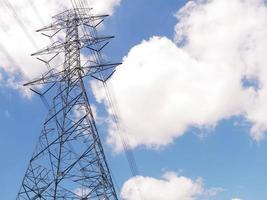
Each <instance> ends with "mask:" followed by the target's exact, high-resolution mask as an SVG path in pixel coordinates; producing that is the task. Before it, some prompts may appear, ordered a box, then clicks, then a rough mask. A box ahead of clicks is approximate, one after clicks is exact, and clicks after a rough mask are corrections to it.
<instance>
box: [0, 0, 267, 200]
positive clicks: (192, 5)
mask: <svg viewBox="0 0 267 200" xmlns="http://www.w3.org/2000/svg"><path fill="white" fill-rule="evenodd" d="M31 1H32V2H33V3H32V4H30V3H31ZM8 2H9V3H10V4H11V5H12V6H13V8H14V10H15V11H16V12H14V10H12V9H10V5H9V3H8ZM88 2H89V4H90V5H91V6H92V7H93V8H94V12H95V13H101V14H102V13H109V14H110V15H111V17H110V18H109V19H108V20H107V22H106V23H105V24H104V26H103V27H101V30H100V32H101V33H103V34H111V35H113V34H114V35H115V36H116V39H115V40H114V41H113V43H112V44H111V45H110V46H109V48H108V49H107V50H106V51H105V56H106V57H107V58H109V59H110V60H115V61H118V62H119V61H121V60H122V62H123V64H122V65H121V66H119V67H118V69H117V71H116V73H115V74H114V76H113V77H112V78H111V79H110V81H109V82H108V85H109V87H110V90H111V94H112V98H113V100H114V102H115V104H116V107H117V111H118V116H119V120H120V127H121V133H120V134H122V135H124V137H125V138H127V141H128V143H129V145H130V147H131V148H132V149H133V152H134V153H135V155H136V158H137V165H138V166H139V168H140V171H141V174H140V176H138V177H130V174H129V170H128V168H127V163H126V161H125V160H124V156H123V153H122V150H123V148H122V144H121V140H120V137H119V134H118V130H117V129H116V128H115V125H114V122H113V121H112V120H111V116H110V113H109V111H110V108H109V105H108V104H107V102H106V97H105V94H104V91H103V88H102V87H101V86H100V85H99V83H98V82H96V81H91V82H90V83H88V85H87V86H88V90H91V89H92V92H89V93H90V98H92V102H93V108H94V109H95V114H96V115H97V116H96V118H97V119H98V125H99V128H100V130H101V131H102V134H101V137H102V140H103V142H104V144H105V145H104V146H105V149H106V152H108V153H107V156H108V160H109V162H110V166H111V169H112V171H114V176H115V177H116V179H117V180H116V182H118V185H119V187H120V188H119V190H120V191H118V192H120V194H121V198H122V199H125V200H139V199H140V195H141V196H142V200H151V199H153V200H203V199H213V200H262V199H265V198H266V197H267V188H266V181H267V176H266V173H265V170H266V169H267V157H266V156H265V152H266V150H267V143H266V140H265V138H266V131H267V114H266V113H267V66H266V65H267V64H266V63H267V62H266V56H265V53H266V52H267V39H266V38H267V37H266V36H267V6H266V4H265V2H264V0H231V1H226V0H210V1H197V0H196V1H177V0H169V1H162V0H146V1H143V0H135V1H131V0H102V1H99V0H91V2H90V0H88ZM0 5H1V6H0V24H1V29H0V87H1V89H0V99H1V101H0V123H1V127H2V128H1V132H0V136H1V138H2V139H3V140H2V139H1V140H0V158H1V160H2V161H3V165H2V166H0V185H3V186H2V187H0V197H1V199H5V200H9V199H10V200H11V199H14V194H16V192H17V189H18V188H19V184H20V182H21V178H20V177H23V174H24V171H25V169H26V165H27V162H28V160H27V159H28V158H29V157H30V155H31V152H32V149H33V147H34V143H35V141H36V138H37V137H38V133H39V130H40V129H41V123H42V121H43V119H44V116H45V110H44V109H43V107H42V105H41V102H40V101H39V99H37V98H36V97H35V96H32V94H31V93H30V92H29V90H28V89H27V88H22V87H21V84H22V83H23V82H24V81H25V80H27V79H28V78H33V77H35V76H36V75H38V74H40V73H42V72H43V71H44V70H45V68H44V66H42V63H40V62H39V61H37V60H36V59H34V58H32V57H30V56H29V55H30V54H31V53H33V52H35V51H36V50H37V49H38V48H41V47H44V46H46V45H47V44H49V40H46V39H44V38H43V36H40V35H39V34H38V33H35V32H34V31H35V30H36V29H38V28H40V27H42V26H43V25H44V24H47V23H49V21H50V19H51V16H53V15H54V14H56V13H58V12H60V11H62V10H64V9H65V8H67V7H69V6H70V2H68V1H65V0H64V1H63V0H56V1H55V0H38V1H37V0H21V1H16V0H9V1H2V0H1V1H0ZM93 96H94V97H95V99H94V98H93ZM105 108H106V109H107V112H105V111H104V109H105ZM33 122H34V123H33ZM118 163H120V164H118ZM122 163H123V164H122ZM11 170H12V171H11ZM13 172H14V174H13ZM11 174H12V175H11ZM10 176H12V177H10Z"/></svg>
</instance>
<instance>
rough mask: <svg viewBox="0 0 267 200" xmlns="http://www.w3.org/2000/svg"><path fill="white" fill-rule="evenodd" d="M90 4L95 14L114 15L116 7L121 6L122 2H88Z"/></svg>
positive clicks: (105, 0)
mask: <svg viewBox="0 0 267 200" xmlns="http://www.w3.org/2000/svg"><path fill="white" fill-rule="evenodd" d="M88 2H89V6H90V7H92V8H93V10H94V12H95V13H106V14H113V12H114V9H115V7H116V6H119V5H120V2H121V0H104V1H99V0H88Z"/></svg>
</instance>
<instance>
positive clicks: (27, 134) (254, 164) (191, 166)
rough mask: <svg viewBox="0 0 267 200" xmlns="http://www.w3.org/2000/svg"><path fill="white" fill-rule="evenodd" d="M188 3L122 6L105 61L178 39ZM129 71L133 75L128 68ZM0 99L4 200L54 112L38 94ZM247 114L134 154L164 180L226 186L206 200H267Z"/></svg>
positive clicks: (148, 173)
mask: <svg viewBox="0 0 267 200" xmlns="http://www.w3.org/2000/svg"><path fill="white" fill-rule="evenodd" d="M186 2H187V1H177V0H168V1H163V0H145V1H144V0H135V1H132V0H122V1H121V3H120V5H119V6H118V7H116V8H115V11H114V14H113V15H112V16H111V17H110V18H109V19H107V21H106V23H105V25H104V29H103V30H102V31H101V32H102V33H103V34H108V35H115V36H116V38H115V39H114V40H113V41H112V43H111V44H110V45H109V47H108V48H107V49H106V50H105V55H106V56H107V57H108V58H109V59H110V60H113V61H121V60H122V59H123V57H125V56H127V55H128V53H129V51H130V50H131V49H132V48H133V47H134V46H136V45H138V44H140V43H141V42H142V41H143V40H147V41H148V40H149V39H150V38H151V37H153V36H162V37H167V38H168V39H169V40H173V38H174V37H175V31H174V27H175V25H176V24H177V23H178V21H177V18H176V17H175V16H174V15H175V13H176V12H177V11H178V10H179V9H180V8H182V7H183V6H185V4H186ZM38 9H40V8H38ZM244 23H245V22H244ZM206 43H207V44H208V43H209V41H206ZM14 57H15V55H14ZM31 59H34V58H31ZM123 67H125V70H127V65H123ZM135 80H136V82H138V81H139V78H138V77H135ZM210 84H213V83H212V82H211V83H210ZM170 87H171V86H170ZM90 89H91V88H90V87H89V84H88V90H90ZM177 93H179V90H178V89H177ZM158 95H160V94H158ZM225 95H227V94H225ZM92 96H93V95H92V93H91V94H90V97H91V101H92V102H93V103H94V104H95V105H98V109H99V110H101V109H104V105H103V104H98V103H97V102H96V101H95V100H94V99H93V97H92ZM229 98H233V97H232V96H229ZM0 99H1V100H0V122H1V123H0V125H1V131H0V136H1V140H0V158H1V164H0V199H3V200H12V199H15V195H16V193H17V192H18V190H19V187H20V184H21V181H22V178H23V176H24V173H25V170H26V167H27V165H28V161H29V159H30V157H31V154H32V152H33V149H34V146H35V143H36V141H37V138H38V136H39V134H40V131H41V128H42V122H43V121H44V119H45V116H46V113H47V110H46V109H45V107H44V106H43V105H42V102H41V101H40V99H39V98H38V97H37V96H35V95H33V96H32V98H30V99H28V98H25V97H23V95H21V93H20V92H18V91H17V90H14V89H11V88H9V87H6V86H5V85H1V87H0ZM196 100H197V99H196ZM233 101H234V98H233ZM244 101H246V99H244ZM223 109H224V108H223ZM225 109H227V108H225ZM241 113H242V112H241ZM193 114H194V113H193ZM247 116H249V114H248V115H243V114H237V115H235V114H232V115H231V114H230V115H229V116H228V117H221V118H219V119H217V120H215V123H212V126H213V125H214V124H216V125H215V126H214V127H212V128H210V124H208V123H207V124H208V125H207V126H208V128H199V127H198V128H196V127H192V126H189V127H188V128H187V129H186V130H185V131H184V133H183V135H180V136H179V137H178V136H175V137H174V138H172V139H173V140H172V142H169V143H168V144H166V145H162V146H159V147H158V148H156V149H153V148H152V149H151V148H149V147H148V146H146V144H141V145H137V146H136V148H135V149H134V150H133V152H134V154H135V158H136V163H137V165H138V168H139V171H140V175H141V176H144V177H153V178H155V179H161V177H162V175H163V174H164V173H165V172H168V171H172V172H176V173H177V174H178V175H179V176H185V177H188V178H190V179H192V180H196V179H197V178H198V177H201V178H202V179H203V181H204V184H205V188H208V189H209V188H221V191H220V192H218V194H217V195H216V196H212V197H200V199H205V198H206V199H213V200H232V199H233V198H240V199H242V200H264V199H266V197H267V187H266V182H267V176H266V169H267V157H266V155H265V154H266V152H267V141H266V140H264V139H261V140H260V141H255V139H253V137H251V136H250V131H251V127H252V126H253V125H252V121H253V120H250V118H249V117H247ZM163 120H164V119H163ZM211 121H212V120H211ZM140 123H149V122H147V121H140ZM177 123H179V120H177ZM205 125H206V124H204V125H203V126H204V127H205ZM155 126H156V124H155ZM170 126H171V124H170ZM200 127H202V124H201V125H200ZM99 129H100V131H101V137H102V141H103V142H104V146H105V152H106V154H107V158H108V162H109V165H110V167H111V170H112V172H113V175H114V177H115V182H116V183H117V184H118V186H119V187H122V185H123V184H124V183H125V182H126V181H127V180H129V179H130V178H131V173H130V170H129V166H128V163H127V161H126V159H125V155H124V154H123V153H114V152H113V151H112V147H111V146H109V145H107V144H106V143H105V140H106V135H107V134H108V133H107V131H108V127H107V126H101V125H99Z"/></svg>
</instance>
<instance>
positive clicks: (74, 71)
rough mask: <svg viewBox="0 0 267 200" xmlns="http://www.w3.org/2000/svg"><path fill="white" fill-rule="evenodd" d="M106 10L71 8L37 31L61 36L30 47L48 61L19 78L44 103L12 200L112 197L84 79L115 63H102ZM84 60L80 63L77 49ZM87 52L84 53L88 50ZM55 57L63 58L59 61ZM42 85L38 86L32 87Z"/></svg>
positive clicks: (108, 71) (106, 73) (101, 76)
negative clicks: (34, 74) (38, 72)
mask: <svg viewBox="0 0 267 200" xmlns="http://www.w3.org/2000/svg"><path fill="white" fill-rule="evenodd" d="M105 17H107V15H99V16H96V15H92V14H90V9H87V8H75V9H71V10H67V11H65V12H63V13H61V14H58V15H56V16H54V17H53V22H52V24H51V25H49V26H46V27H44V28H42V29H40V30H38V32H41V33H42V34H43V35H46V36H48V37H57V36H59V34H62V33H64V34H65V36H64V37H63V38H64V39H63V40H62V39H60V38H62V35H61V37H59V39H58V41H57V42H54V43H52V44H51V45H50V46H49V47H47V48H45V49H43V50H40V51H38V52H37V53H34V54H33V55H35V56H38V59H39V60H41V61H43V62H44V63H45V64H46V65H47V66H48V69H49V70H48V71H47V72H46V73H44V74H43V75H42V76H41V77H39V78H37V79H34V80H32V81H31V82H29V83H27V84H25V85H29V86H31V87H32V88H39V90H38V91H37V89H32V90H33V91H34V92H36V93H37V94H39V95H40V96H41V98H42V100H43V101H44V102H45V105H46V106H47V107H48V108H49V114H48V117H47V118H46V120H45V122H44V125H43V130H42V132H41V135H40V137H39V140H38V143H37V146H36V148H35V151H34V153H33V156H32V158H31V160H30V163H29V165H28V169H27V171H26V174H25V177H24V179H23V182H22V185H21V188H20V191H19V193H18V195H17V200H44V199H46V200H52V199H53V200H55V199H57V200H63V199H66V200H76V199H77V200H78V199H79V200H117V199H118V198H117V195H116V191H115V188H114V185H113V182H112V178H111V174H110V170H109V168H108V165H107V161H106V158H105V155H104V151H103V148H102V145H101V141H100V138H99V134H98V132H97V128H96V124H95V120H94V116H93V113H92V110H91V107H90V103H89V100H88V96H87V93H86V89H85V85H84V79H85V78H86V77H93V78H95V79H97V80H99V81H106V79H107V78H109V77H110V76H111V75H112V73H113V72H114V70H115V67H116V66H117V65H118V64H120V63H114V64H111V63H105V62H104V61H103V59H102V57H101V54H100V52H101V50H102V49H103V48H104V47H105V46H106V45H107V44H108V43H109V41H110V39H111V38H112V37H101V36H98V34H97V30H96V28H97V26H98V25H99V24H101V23H102V21H103V20H104V18H105ZM83 49H87V51H86V50H85V51H84V54H86V53H87V56H86V57H87V58H88V60H87V61H86V62H85V63H83V64H82V62H81V51H82V50H83ZM88 52H89V53H88ZM58 58H64V59H63V63H62V65H59V67H52V63H57V64H58V60H59V59H58ZM38 85H42V87H38Z"/></svg>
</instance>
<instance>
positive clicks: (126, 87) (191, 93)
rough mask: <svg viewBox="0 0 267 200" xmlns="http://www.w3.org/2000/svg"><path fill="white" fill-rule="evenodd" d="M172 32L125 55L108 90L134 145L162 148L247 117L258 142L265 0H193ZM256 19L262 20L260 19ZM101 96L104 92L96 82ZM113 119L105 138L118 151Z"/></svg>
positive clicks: (263, 122)
mask: <svg viewBox="0 0 267 200" xmlns="http://www.w3.org/2000/svg"><path fill="white" fill-rule="evenodd" d="M176 16H177V19H178V23H177V25H176V26H175V38H174V39H173V40H171V39H168V38H166V37H156V36H155V37H152V38H150V39H149V40H146V41H143V42H141V43H140V44H139V45H137V46H135V47H133V48H132V49H131V50H130V51H129V53H128V55H127V56H125V57H124V59H123V65H122V66H120V67H119V68H118V70H117V72H116V73H115V74H114V76H113V78H112V79H111V80H110V83H109V85H110V88H111V91H112V95H113V97H114V99H115V103H116V106H117V108H118V111H117V112H118V116H119V122H120V126H121V127H122V128H121V129H122V134H124V136H125V137H126V138H127V139H128V141H129V145H130V146H131V147H132V148H134V147H137V146H139V145H145V146H147V147H161V146H164V145H167V144H169V143H171V142H172V141H173V140H174V139H175V138H178V137H180V136H182V135H183V134H184V133H185V132H186V131H187V130H188V128H190V127H197V128H200V129H202V128H205V129H207V128H208V129H212V128H214V127H216V125H217V124H218V123H219V122H220V121H221V120H223V119H229V118H231V117H233V116H243V117H244V118H245V119H246V120H248V121H249V122H250V123H251V124H252V128H251V136H252V137H253V139H255V140H257V141H260V140H262V139H263V138H264V136H265V134H264V132H265V131H266V129H267V116H266V114H265V113H266V110H267V103H266V102H267V78H266V77H267V70H266V69H267V66H266V57H265V52H266V51H267V39H266V37H265V36H266V35H267V28H266V27H267V26H266V25H267V7H266V5H265V3H264V1H263V0H232V1H230V2H229V1H225V0H209V1H189V2H188V3H187V4H186V5H185V6H184V7H183V8H182V9H180V10H179V11H178V12H177V13H176ZM255 19H257V20H255ZM92 85H93V88H97V90H96V89H94V91H95V94H96V96H97V100H98V101H99V102H105V98H104V95H103V91H101V90H99V89H100V87H99V86H96V84H95V83H93V84H92ZM116 132H117V130H115V129H114V125H113V124H112V123H111V125H110V131H109V138H108V142H109V143H110V144H112V145H113V146H114V147H115V149H116V150H118V151H119V150H121V149H122V145H121V142H120V140H119V137H118V134H117V133H116Z"/></svg>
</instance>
